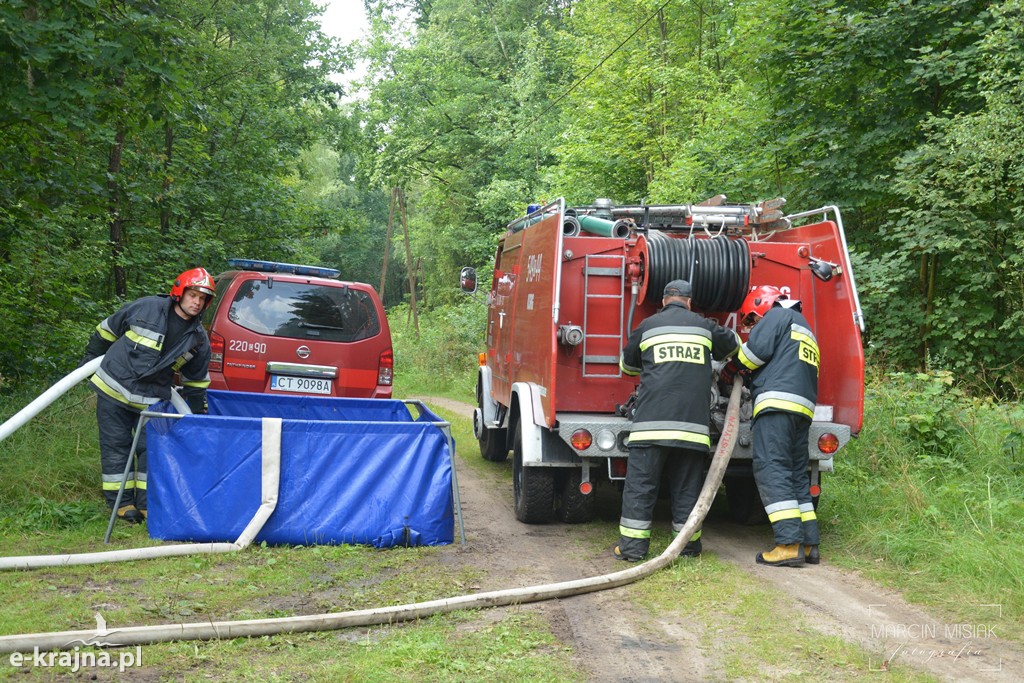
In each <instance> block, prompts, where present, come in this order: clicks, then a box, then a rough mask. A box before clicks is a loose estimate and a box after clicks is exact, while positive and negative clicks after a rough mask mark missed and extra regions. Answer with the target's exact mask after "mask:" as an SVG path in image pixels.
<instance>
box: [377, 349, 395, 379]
mask: <svg viewBox="0 0 1024 683" xmlns="http://www.w3.org/2000/svg"><path fill="white" fill-rule="evenodd" d="M394 377H395V354H394V351H392V350H391V349H388V350H387V351H381V354H380V360H379V361H378V362H377V384H381V385H384V386H391V382H392V381H393V380H394Z"/></svg>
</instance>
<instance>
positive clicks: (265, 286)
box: [203, 259, 394, 398]
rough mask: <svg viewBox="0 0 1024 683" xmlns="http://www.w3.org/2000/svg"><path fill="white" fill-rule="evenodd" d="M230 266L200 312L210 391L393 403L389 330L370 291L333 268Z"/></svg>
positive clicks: (266, 263) (261, 263)
mask: <svg viewBox="0 0 1024 683" xmlns="http://www.w3.org/2000/svg"><path fill="white" fill-rule="evenodd" d="M228 265H229V266H231V267H232V268H234V269H235V270H229V271H226V272H223V273H221V274H220V275H217V276H216V277H215V278H214V281H215V282H216V283H217V297H216V298H215V299H214V300H213V304H212V305H211V306H210V307H209V308H208V309H206V312H205V313H204V314H203V323H204V325H205V326H206V330H207V332H209V334H210V346H211V347H212V351H213V355H212V357H211V360H210V388H211V389H228V390H230V391H252V392H261V393H274V392H282V393H288V394H320V395H324V396H347V397H356V398H391V385H392V381H393V379H394V352H393V351H392V347H391V330H390V328H389V327H388V321H387V318H386V317H384V307H383V306H382V305H381V303H380V298H379V297H378V296H377V292H376V291H374V289H373V287H371V286H370V285H367V284H364V283H362V282H343V281H341V280H337V279H335V278H337V277H338V276H339V275H340V273H339V271H337V270H334V269H332V268H318V267H315V266H299V265H294V264H290V263H276V262H272V261H252V260H248V259H229V260H228Z"/></svg>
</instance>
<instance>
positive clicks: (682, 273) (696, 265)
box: [637, 230, 750, 313]
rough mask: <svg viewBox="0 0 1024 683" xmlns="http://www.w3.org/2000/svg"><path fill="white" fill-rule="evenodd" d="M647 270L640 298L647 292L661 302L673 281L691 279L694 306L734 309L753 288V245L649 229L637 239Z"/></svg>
mask: <svg viewBox="0 0 1024 683" xmlns="http://www.w3.org/2000/svg"><path fill="white" fill-rule="evenodd" d="M637 250H638V251H639V254H640V260H641V264H642V267H643V271H644V278H643V283H642V284H641V289H640V297H639V301H640V302H643V301H646V300H647V297H648V293H649V294H650V296H651V297H656V300H657V301H660V297H661V293H662V292H663V291H664V289H665V285H667V284H668V283H669V282H671V281H672V280H688V281H689V282H690V284H691V285H692V286H693V306H694V308H699V309H701V310H703V311H707V312H710V313H724V312H727V311H735V310H736V309H738V308H739V307H740V305H741V304H742V303H743V299H744V297H746V295H747V291H748V290H749V289H750V248H749V246H748V245H747V242H746V240H743V239H729V238H728V237H726V236H724V235H719V236H718V237H713V238H703V237H700V238H698V237H693V236H690V237H686V238H674V237H669V236H668V235H666V234H665V233H664V232H661V231H660V230H649V231H648V232H647V234H646V235H641V236H640V237H639V238H638V239H637Z"/></svg>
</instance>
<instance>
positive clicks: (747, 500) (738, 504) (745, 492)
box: [725, 476, 768, 526]
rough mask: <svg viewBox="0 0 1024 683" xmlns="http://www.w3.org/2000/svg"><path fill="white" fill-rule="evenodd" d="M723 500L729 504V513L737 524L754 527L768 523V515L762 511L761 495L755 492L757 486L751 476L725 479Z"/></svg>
mask: <svg viewBox="0 0 1024 683" xmlns="http://www.w3.org/2000/svg"><path fill="white" fill-rule="evenodd" d="M725 499H726V501H728V503H729V513H730V514H731V515H732V519H733V521H734V522H736V523H737V524H745V525H748V526H756V525H759V524H767V523H768V514H767V513H766V512H765V511H764V504H763V503H762V502H761V494H760V493H758V492H757V484H756V483H755V482H754V478H753V477H752V476H732V477H726V478H725Z"/></svg>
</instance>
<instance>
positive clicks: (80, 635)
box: [0, 376, 742, 652]
mask: <svg viewBox="0 0 1024 683" xmlns="http://www.w3.org/2000/svg"><path fill="white" fill-rule="evenodd" d="M741 393H742V379H741V378H740V377H738V376H737V377H736V378H735V379H734V380H733V388H732V394H731V395H730V397H729V408H728V410H727V411H726V415H725V425H724V427H723V429H722V436H721V438H720V439H719V441H718V448H717V449H716V450H715V454H714V457H713V458H712V460H711V467H710V468H709V470H708V475H707V479H706V480H705V482H704V488H703V489H702V490H701V493H700V498H698V500H697V504H696V505H695V506H694V508H693V512H691V513H690V517H689V519H687V520H686V524H685V525H684V526H683V528H682V530H681V531H680V532H679V534H678V535H677V536H676V538H675V539H674V540H673V541H672V543H670V544H669V546H668V547H667V548H665V550H664V552H662V553H661V554H660V555H658V556H657V557H655V558H652V559H651V560H648V561H647V562H644V563H643V564H640V565H636V566H634V567H631V568H629V569H625V570H622V571H618V572H614V573H612V574H605V575H602V576H596V577H592V578H588V579H578V580H575V581H564V582H561V583H550V584H544V585H540V586H528V587H525V588H510V589H506V590H500V591H490V592H487V593H477V594H475V595H463V596H459V597H454V598H443V599H440V600H431V601H428V602H419V603H414V604H409V605H396V606H392V607H381V608H376V609H366V610H356V611H353V612H339V613H333V614H317V615H308V616H298V617H283V618H273V619H246V620H242V621H217V622H205V623H190V624H164V625H157V626H131V627H127V628H123V629H110V628H109V626H108V629H107V630H106V631H105V632H104V633H103V634H102V635H100V634H99V633H98V632H96V631H61V632H53V633H32V634H24V635H14V636H2V637H0V652H24V651H32V650H33V648H37V647H38V648H39V649H40V651H44V650H52V649H68V648H70V647H72V646H76V645H80V644H83V643H84V644H85V645H94V646H124V645H145V644H149V643H162V642H168V641H172V640H211V639H217V638H220V639H231V638H239V637H243V636H244V637H252V636H269V635H276V634H279V633H301V632H308V631H327V630H333V629H340V628H348V627H352V626H372V625H376V624H392V623H397V622H401V621H410V620H412V619H421V618H423V617H428V616H431V615H434V614H446V613H448V612H454V611H456V610H460V609H479V608H481V607H501V606H505V605H517V604H524V603H529V602H540V601H543V600H551V599H554V598H566V597H570V596H573V595H582V594H584V593H592V592H595V591H599V590H606V589H608V588H617V587H619V586H624V585H626V584H629V583H633V582H634V581H637V580H639V579H642V578H644V577H646V576H648V575H650V574H653V573H654V572H656V571H658V570H659V569H662V568H663V567H666V566H668V565H669V564H671V563H672V562H673V561H674V560H675V559H676V558H677V557H678V556H679V553H680V551H681V550H682V549H683V546H684V545H686V543H687V542H688V541H689V539H690V537H691V536H692V535H693V533H694V532H695V531H696V530H697V528H698V527H699V526H700V525H701V524H702V523H703V521H704V517H705V516H706V515H707V513H708V510H709V509H710V508H711V503H712V501H713V500H714V497H715V494H716V492H717V491H718V487H719V486H720V485H721V483H722V477H723V476H724V475H725V468H726V465H728V463H729V458H731V457H732V451H733V448H734V447H735V445H736V436H737V433H738V431H739V424H740V420H739V408H740V395H741Z"/></svg>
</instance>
